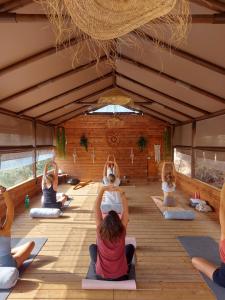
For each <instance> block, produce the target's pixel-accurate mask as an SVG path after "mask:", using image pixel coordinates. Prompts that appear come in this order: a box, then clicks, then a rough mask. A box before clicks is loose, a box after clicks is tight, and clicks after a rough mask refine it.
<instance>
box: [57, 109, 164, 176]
mask: <svg viewBox="0 0 225 300" xmlns="http://www.w3.org/2000/svg"><path fill="white" fill-rule="evenodd" d="M109 118H111V117H110V116H109V115H101V116H99V115H83V116H80V117H77V118H74V119H72V120H70V121H68V122H66V123H65V124H64V127H65V129H66V138H67V149H66V152H67V157H66V159H65V160H64V159H59V158H57V162H58V164H59V167H60V169H62V170H63V171H64V172H66V173H68V174H69V175H73V176H76V177H78V178H79V179H81V180H87V179H92V180H99V179H101V178H102V171H103V166H104V163H105V161H106V158H107V155H108V154H114V155H115V157H116V160H117V161H118V164H119V167H120V170H121V176H124V175H126V176H128V177H129V178H130V179H132V178H147V177H148V176H149V177H154V175H155V176H157V175H158V169H157V167H156V166H154V163H153V161H154V144H158V143H160V144H162V133H163V130H164V128H165V126H166V124H165V123H163V122H161V121H158V120H156V119H154V118H150V117H148V116H135V115H129V116H124V115H123V116H121V119H123V121H124V124H123V126H121V127H120V128H114V129H111V128H108V127H107V120H108V119H109ZM82 134H85V135H86V136H87V137H88V140H89V148H88V152H86V151H85V149H84V148H82V147H81V146H80V137H81V136H82ZM141 135H144V136H145V137H146V138H147V139H148V141H149V145H148V148H147V149H146V150H144V151H143V152H141V151H140V150H139V148H138V146H137V140H138V138H139V137H140V136H141ZM113 136H115V137H117V139H118V144H115V145H113V144H112V143H109V141H108V138H109V137H113ZM131 148H133V151H134V155H135V157H134V164H133V165H132V163H131V158H130V153H131ZM74 149H76V153H77V160H76V162H74V160H73V151H74ZM93 149H94V151H95V162H94V163H93V161H92V153H93ZM149 156H150V157H151V160H148V159H147V158H148V157H149ZM150 162H151V164H150ZM149 164H150V165H151V168H150V170H149V167H148V165H149Z"/></svg>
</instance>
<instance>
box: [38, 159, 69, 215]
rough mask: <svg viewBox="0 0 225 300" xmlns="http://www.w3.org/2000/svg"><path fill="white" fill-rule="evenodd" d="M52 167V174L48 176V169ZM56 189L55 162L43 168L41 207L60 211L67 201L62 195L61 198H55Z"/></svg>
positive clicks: (56, 171) (56, 174)
mask: <svg viewBox="0 0 225 300" xmlns="http://www.w3.org/2000/svg"><path fill="white" fill-rule="evenodd" d="M51 165H52V166H53V168H54V170H53V173H49V174H48V167H49V166H51ZM57 189H58V166H57V164H56V162H55V161H52V162H48V163H46V165H45V168H44V174H43V178H42V191H43V201H42V207H45V208H59V209H61V208H62V207H63V205H64V203H65V202H66V200H67V196H66V195H64V194H62V196H61V197H60V198H59V199H57V198H58V197H56V194H57Z"/></svg>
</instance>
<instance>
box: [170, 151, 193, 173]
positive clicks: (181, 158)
mask: <svg viewBox="0 0 225 300" xmlns="http://www.w3.org/2000/svg"><path fill="white" fill-rule="evenodd" d="M174 165H175V169H176V171H177V172H179V173H181V174H184V175H186V176H189V177H191V149H185V148H183V149H182V148H174Z"/></svg>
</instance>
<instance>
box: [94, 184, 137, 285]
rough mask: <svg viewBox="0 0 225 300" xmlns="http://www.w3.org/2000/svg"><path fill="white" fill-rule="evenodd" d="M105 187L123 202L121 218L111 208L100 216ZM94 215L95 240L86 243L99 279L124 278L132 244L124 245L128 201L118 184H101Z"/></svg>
mask: <svg viewBox="0 0 225 300" xmlns="http://www.w3.org/2000/svg"><path fill="white" fill-rule="evenodd" d="M105 191H117V192H119V193H120V195H121V199H122V204H123V214H122V218H121V219H120V217H119V216H118V214H117V213H116V212H115V211H113V210H111V211H109V213H108V214H107V215H106V216H105V217H104V218H103V217H102V213H101V209H100V206H101V201H102V197H103V194H104V192H105ZM95 217H96V226H97V244H92V245H91V246H90V247H89V252H90V257H91V261H92V263H93V264H94V265H95V270H96V275H97V278H98V279H102V280H116V281H118V280H127V279H128V274H129V268H130V265H131V262H132V258H133V255H134V251H135V248H134V246H133V245H131V244H129V245H125V236H126V228H127V224H128V204H127V199H126V197H125V194H124V192H122V190H121V189H119V188H118V187H103V188H102V189H101V190H100V192H99V194H98V197H97V199H96V204H95Z"/></svg>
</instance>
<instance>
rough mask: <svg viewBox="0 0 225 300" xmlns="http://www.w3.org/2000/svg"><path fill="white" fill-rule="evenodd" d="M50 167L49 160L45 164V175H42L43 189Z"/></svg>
mask: <svg viewBox="0 0 225 300" xmlns="http://www.w3.org/2000/svg"><path fill="white" fill-rule="evenodd" d="M48 167H49V162H47V163H46V164H45V167H44V172H43V176H42V183H41V185H42V189H43V188H44V185H45V177H46V175H47V173H48Z"/></svg>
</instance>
